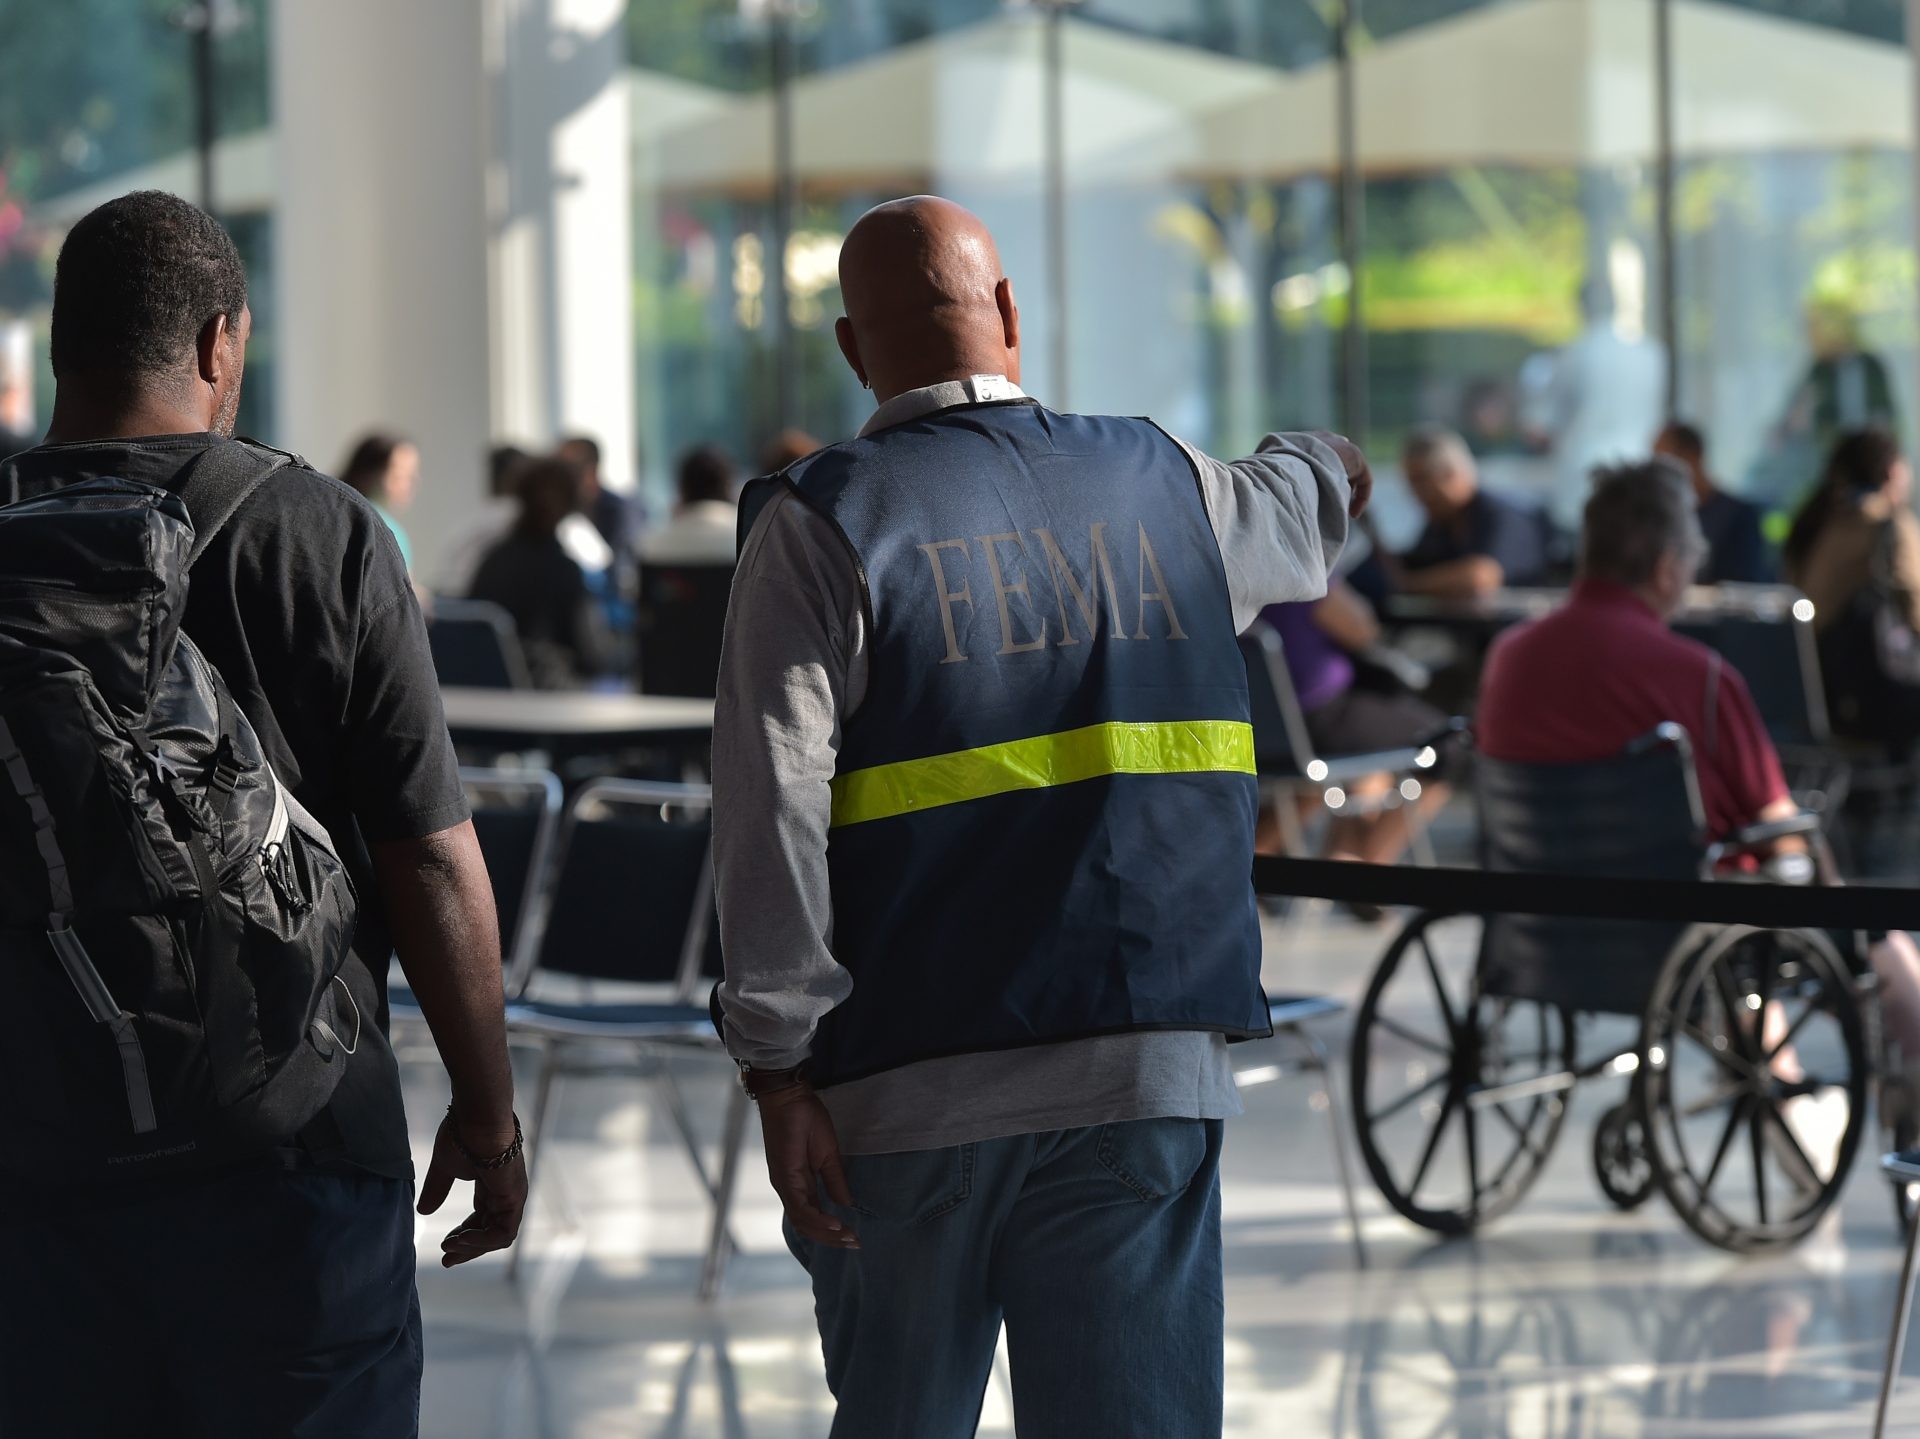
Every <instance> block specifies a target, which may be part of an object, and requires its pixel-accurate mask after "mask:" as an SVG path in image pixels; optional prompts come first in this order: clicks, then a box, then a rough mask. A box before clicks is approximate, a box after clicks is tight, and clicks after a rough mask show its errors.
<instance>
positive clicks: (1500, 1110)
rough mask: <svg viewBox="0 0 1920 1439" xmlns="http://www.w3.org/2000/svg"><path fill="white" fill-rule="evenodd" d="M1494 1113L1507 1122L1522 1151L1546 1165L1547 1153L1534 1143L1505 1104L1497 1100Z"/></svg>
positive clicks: (1524, 1127)
mask: <svg viewBox="0 0 1920 1439" xmlns="http://www.w3.org/2000/svg"><path fill="white" fill-rule="evenodd" d="M1493 1112H1494V1113H1495V1114H1497V1115H1499V1116H1500V1118H1501V1119H1502V1120H1504V1121H1505V1122H1506V1126H1507V1128H1509V1129H1511V1130H1512V1131H1513V1137H1514V1138H1515V1139H1517V1140H1519V1141H1520V1147H1521V1148H1522V1149H1524V1150H1526V1151H1527V1153H1529V1154H1531V1155H1532V1156H1533V1157H1534V1158H1535V1159H1537V1160H1539V1161H1540V1162H1541V1163H1542V1164H1544V1163H1546V1160H1547V1156H1546V1155H1545V1153H1543V1152H1542V1151H1541V1149H1540V1148H1539V1146H1538V1145H1536V1144H1535V1143H1534V1142H1533V1136H1532V1135H1531V1134H1529V1133H1528V1132H1527V1128H1526V1126H1525V1125H1523V1124H1521V1122H1520V1121H1519V1120H1517V1119H1515V1118H1514V1117H1513V1116H1512V1115H1511V1114H1509V1113H1508V1112H1507V1106H1506V1104H1505V1103H1504V1102H1502V1101H1500V1100H1495V1101H1494V1104H1493Z"/></svg>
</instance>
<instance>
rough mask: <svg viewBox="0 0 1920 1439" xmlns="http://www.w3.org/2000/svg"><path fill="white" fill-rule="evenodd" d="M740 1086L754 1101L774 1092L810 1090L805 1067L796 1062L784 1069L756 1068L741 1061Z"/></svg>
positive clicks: (767, 1096)
mask: <svg viewBox="0 0 1920 1439" xmlns="http://www.w3.org/2000/svg"><path fill="white" fill-rule="evenodd" d="M740 1087H741V1088H742V1089H744V1090H745V1091H746V1092H747V1098H749V1099H751V1100H754V1101H755V1102H756V1103H757V1102H758V1101H760V1100H762V1099H767V1098H770V1097H771V1096H773V1095H776V1094H786V1093H788V1092H789V1091H797V1090H803V1089H804V1090H811V1089H812V1087H813V1086H812V1085H811V1084H809V1083H808V1081H807V1067H806V1065H805V1064H796V1065H792V1066H789V1067H788V1068H786V1069H756V1068H755V1067H754V1066H752V1065H750V1064H748V1063H746V1062H745V1061H742V1062H741V1064H740Z"/></svg>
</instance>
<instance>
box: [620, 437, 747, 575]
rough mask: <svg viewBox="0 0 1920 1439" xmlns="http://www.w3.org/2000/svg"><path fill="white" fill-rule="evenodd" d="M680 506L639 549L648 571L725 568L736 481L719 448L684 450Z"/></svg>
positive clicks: (736, 517)
mask: <svg viewBox="0 0 1920 1439" xmlns="http://www.w3.org/2000/svg"><path fill="white" fill-rule="evenodd" d="M679 478H680V503H679V505H678V507H677V508H675V510H674V512H673V518H672V519H671V520H669V521H667V523H666V524H665V525H664V526H662V527H661V528H660V529H658V530H655V531H654V532H653V533H651V534H649V535H648V536H647V537H646V538H645V539H644V540H642V541H641V543H640V560H641V563H643V564H649V565H730V564H732V563H733V558H734V552H735V549H736V546H737V537H736V535H735V533H734V531H735V529H736V528H737V527H738V525H739V522H740V512H739V507H738V505H737V504H736V503H735V500H736V497H737V492H738V490H739V477H738V473H737V472H736V470H735V469H734V464H733V458H732V457H731V456H730V455H728V454H727V452H726V451H725V450H723V449H721V448H720V447H719V446H718V445H702V446H700V447H699V448H698V449H695V450H689V451H688V452H687V454H686V455H685V456H684V457H683V458H682V459H681V461H680V477H679Z"/></svg>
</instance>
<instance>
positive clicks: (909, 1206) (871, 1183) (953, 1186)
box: [840, 1144, 973, 1225]
mask: <svg viewBox="0 0 1920 1439" xmlns="http://www.w3.org/2000/svg"><path fill="white" fill-rule="evenodd" d="M840 1162H841V1166H842V1167H843V1168H844V1169H845V1170H846V1174H847V1187H848V1188H849V1189H851V1190H852V1191H853V1212H854V1213H856V1214H864V1215H865V1216H866V1217H867V1218H869V1219H877V1220H880V1221H881V1222H882V1223H888V1224H903V1225H914V1224H925V1223H927V1222H928V1221H930V1220H934V1219H938V1218H939V1217H940V1216H941V1215H943V1214H946V1213H949V1212H950V1211H952V1210H954V1209H957V1208H959V1207H960V1206H961V1205H962V1204H964V1203H965V1202H966V1201H967V1199H968V1198H969V1197H970V1196H971V1195H972V1194H973V1146H972V1145H971V1144H956V1145H952V1146H950V1147H948V1148H946V1149H916V1150H912V1151H910V1152H907V1153H904V1154H850V1155H847V1156H845V1157H844V1158H842V1160H841V1161H840Z"/></svg>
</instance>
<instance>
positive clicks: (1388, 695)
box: [1257, 579, 1448, 917]
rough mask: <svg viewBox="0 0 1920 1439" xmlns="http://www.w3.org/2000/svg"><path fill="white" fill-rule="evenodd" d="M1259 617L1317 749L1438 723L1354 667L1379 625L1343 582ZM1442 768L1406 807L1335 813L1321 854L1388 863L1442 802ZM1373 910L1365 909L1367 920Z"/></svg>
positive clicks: (1270, 837) (1378, 746)
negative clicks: (1278, 647)
mask: <svg viewBox="0 0 1920 1439" xmlns="http://www.w3.org/2000/svg"><path fill="white" fill-rule="evenodd" d="M1261 617H1262V618H1263V619H1265V620H1266V621H1267V622H1268V623H1269V624H1271V625H1272V626H1273V627H1274V629H1275V630H1277V631H1278V632H1279V635H1280V640H1281V643H1282V644H1284V645H1285V646H1286V660H1287V673H1288V676H1289V677H1290V678H1291V680H1292V681H1293V692H1294V695H1295V697H1296V698H1297V699H1298V700H1299V701H1300V709H1301V712H1302V717H1303V718H1304V719H1305V720H1306V724H1307V737H1308V738H1309V739H1310V740H1312V741H1313V748H1314V750H1315V752H1316V753H1318V754H1324V755H1344V754H1369V753H1373V752H1375V751H1381V750H1398V749H1411V748H1413V747H1414V746H1415V745H1419V744H1424V743H1426V742H1427V741H1428V740H1429V739H1431V738H1433V737H1434V736H1435V735H1436V734H1438V733H1439V731H1440V729H1441V727H1442V726H1443V725H1445V723H1446V716H1444V715H1442V714H1441V713H1440V711H1439V710H1437V709H1435V708H1434V707H1433V706H1432V705H1430V704H1428V703H1427V702H1426V701H1425V700H1423V699H1421V698H1420V697H1419V696H1417V695H1415V694H1412V693H1410V692H1409V691H1408V690H1407V689H1406V688H1404V687H1403V686H1400V685H1398V684H1395V683H1394V682H1393V681H1392V680H1391V679H1389V678H1387V677H1386V676H1384V675H1379V676H1376V675H1375V674H1373V673H1371V672H1369V673H1367V674H1365V675H1363V674H1362V672H1361V668H1360V666H1359V665H1357V664H1356V663H1355V656H1363V655H1365V654H1366V652H1367V651H1369V650H1372V649H1374V648H1376V647H1377V646H1378V645H1379V643H1380V622H1379V621H1378V620H1377V619H1375V618H1374V613H1373V608H1372V606H1370V605H1369V604H1368V603H1367V602H1366V600H1364V599H1362V598H1361V597H1360V595H1359V594H1358V593H1357V592H1356V591H1355V590H1354V589H1353V587H1352V586H1350V585H1349V584H1347V582H1346V581H1345V580H1338V579H1336V580H1335V581H1333V583H1332V585H1331V586H1330V587H1329V589H1328V591H1327V595H1326V598H1324V599H1321V600H1312V601H1300V602H1297V603H1293V604H1284V605H1271V606H1269V607H1268V608H1267V609H1266V610H1265V611H1263V612H1262V616H1261ZM1446 769H1447V766H1446V765H1445V764H1444V763H1443V764H1442V765H1441V766H1439V767H1438V768H1436V769H1435V771H1434V772H1433V775H1432V777H1431V778H1428V779H1427V781H1426V783H1425V784H1424V785H1423V787H1422V790H1421V795H1420V798H1419V799H1418V800H1417V801H1415V802H1414V804H1413V805H1411V806H1395V807H1394V808H1391V809H1385V810H1381V811H1378V812H1376V813H1373V814H1364V815H1336V816H1335V817H1334V819H1333V822H1332V824H1331V825H1330V826H1329V828H1328V831H1327V840H1326V856H1327V858H1328V859H1351V860H1364V861H1366V862H1368V863H1370V864H1393V863H1395V862H1397V861H1398V860H1399V858H1400V856H1401V855H1402V854H1404V853H1406V849H1407V843H1408V841H1409V839H1410V838H1411V836H1412V831H1413V822H1414V821H1415V820H1416V819H1420V820H1424V819H1425V818H1427V817H1428V816H1429V815H1431V814H1433V813H1434V812H1436V811H1437V810H1439V809H1440V807H1441V806H1442V805H1444V804H1445V803H1446V802H1447V794H1448V789H1447V784H1446V779H1445V777H1446ZM1392 783H1393V776H1391V775H1389V774H1386V773H1384V772H1383V773H1381V774H1380V775H1378V776H1373V777H1370V779H1369V780H1368V781H1367V782H1365V783H1362V784H1357V785H1354V786H1353V787H1352V793H1353V795H1354V797H1355V798H1356V799H1360V800H1367V799H1374V798H1378V797H1379V796H1381V795H1384V794H1385V793H1386V791H1387V787H1388V786H1389V785H1391V784H1392ZM1260 840H1261V843H1260V844H1259V845H1258V846H1257V847H1258V848H1259V849H1260V851H1261V852H1262V853H1265V854H1272V853H1275V852H1277V851H1278V849H1279V843H1278V840H1279V825H1278V820H1277V816H1273V815H1268V816H1265V817H1264V818H1263V820H1262V824H1261V833H1260ZM1377 913H1378V911H1372V912H1371V913H1370V915H1369V917H1371V914H1377Z"/></svg>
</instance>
